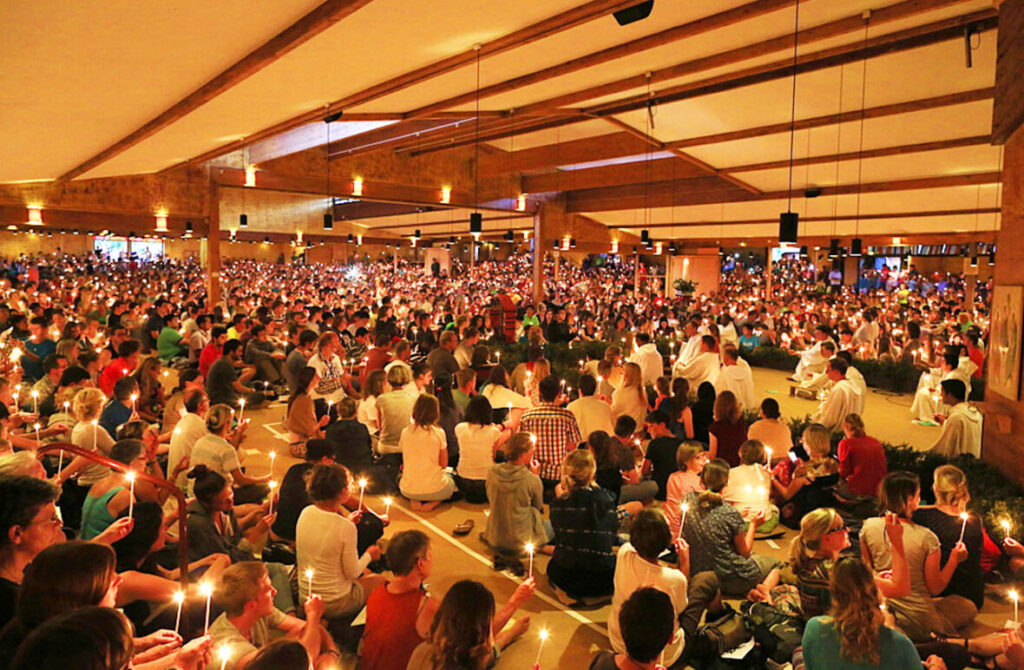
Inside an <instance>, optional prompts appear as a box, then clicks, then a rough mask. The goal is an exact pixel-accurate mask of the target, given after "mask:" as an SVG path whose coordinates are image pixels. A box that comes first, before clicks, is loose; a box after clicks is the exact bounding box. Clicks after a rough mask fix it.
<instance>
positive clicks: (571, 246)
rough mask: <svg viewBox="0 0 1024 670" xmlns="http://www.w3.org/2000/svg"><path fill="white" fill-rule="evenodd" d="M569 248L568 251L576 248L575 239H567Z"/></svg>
mask: <svg viewBox="0 0 1024 670" xmlns="http://www.w3.org/2000/svg"><path fill="white" fill-rule="evenodd" d="M569 248H570V249H575V248H576V238H575V237H573V238H570V239H569Z"/></svg>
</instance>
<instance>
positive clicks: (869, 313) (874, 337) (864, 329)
mask: <svg viewBox="0 0 1024 670" xmlns="http://www.w3.org/2000/svg"><path fill="white" fill-rule="evenodd" d="M875 317H876V314H875V311H874V310H873V309H866V310H864V320H863V321H862V322H861V324H860V326H858V327H857V331H856V332H855V333H854V334H853V341H854V342H855V343H856V344H857V346H858V347H859V346H867V347H868V348H869V349H870V350H871V351H875V350H876V349H877V347H878V335H879V332H880V329H879V327H878V324H877V323H875Z"/></svg>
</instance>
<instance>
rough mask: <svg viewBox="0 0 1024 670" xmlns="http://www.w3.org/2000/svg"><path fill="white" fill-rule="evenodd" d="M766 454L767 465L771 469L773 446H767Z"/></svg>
mask: <svg viewBox="0 0 1024 670" xmlns="http://www.w3.org/2000/svg"><path fill="white" fill-rule="evenodd" d="M764 454H765V456H764V460H765V465H767V466H768V469H769V470H771V468H772V448H771V447H769V446H765V448H764Z"/></svg>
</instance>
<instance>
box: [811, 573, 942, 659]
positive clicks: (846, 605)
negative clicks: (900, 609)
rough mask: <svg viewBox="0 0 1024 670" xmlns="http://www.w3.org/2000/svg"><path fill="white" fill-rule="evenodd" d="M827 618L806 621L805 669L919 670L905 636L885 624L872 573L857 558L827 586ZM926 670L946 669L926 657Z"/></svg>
mask: <svg viewBox="0 0 1024 670" xmlns="http://www.w3.org/2000/svg"><path fill="white" fill-rule="evenodd" d="M829 590H830V592H831V595H832V608H831V612H830V616H817V617H814V618H813V619H811V620H810V621H808V622H807V627H806V628H805V629H804V636H803V657H804V662H805V663H806V666H807V667H808V668H837V669H839V670H847V669H852V668H882V667H885V668H887V669H890V670H920V669H921V658H920V657H919V656H918V654H917V649H915V648H914V644H913V643H912V642H911V641H910V640H908V639H907V637H906V636H905V635H904V634H903V633H901V632H899V631H898V630H895V629H893V628H890V627H888V626H886V625H885V612H884V610H883V608H882V601H881V599H880V598H879V594H878V588H877V587H876V586H875V581H874V578H873V577H872V574H871V570H869V569H868V567H867V566H866V565H864V564H863V563H861V562H860V561H859V560H857V559H855V558H844V559H842V560H840V561H839V562H838V563H837V564H836V566H835V568H834V569H833V570H832V575H831V579H830V581H829ZM927 667H928V668H945V665H944V664H943V663H941V661H939V662H938V663H936V661H935V660H934V658H933V657H929V659H928V662H927Z"/></svg>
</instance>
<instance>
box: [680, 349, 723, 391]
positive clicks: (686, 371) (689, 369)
mask: <svg viewBox="0 0 1024 670" xmlns="http://www.w3.org/2000/svg"><path fill="white" fill-rule="evenodd" d="M720 367H721V364H720V363H719V362H718V354H716V353H713V352H711V351H705V352H703V353H701V354H700V355H699V356H697V358H695V359H693V360H692V361H690V362H689V363H688V364H685V365H681V364H680V361H676V364H675V366H674V367H673V368H672V378H673V379H675V378H676V377H682V378H683V379H685V380H686V381H688V382H690V389H691V390H696V389H697V387H699V386H700V385H701V384H702V383H704V382H711V383H712V384H714V383H715V381H716V380H717V379H718V369H719V368H720Z"/></svg>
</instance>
